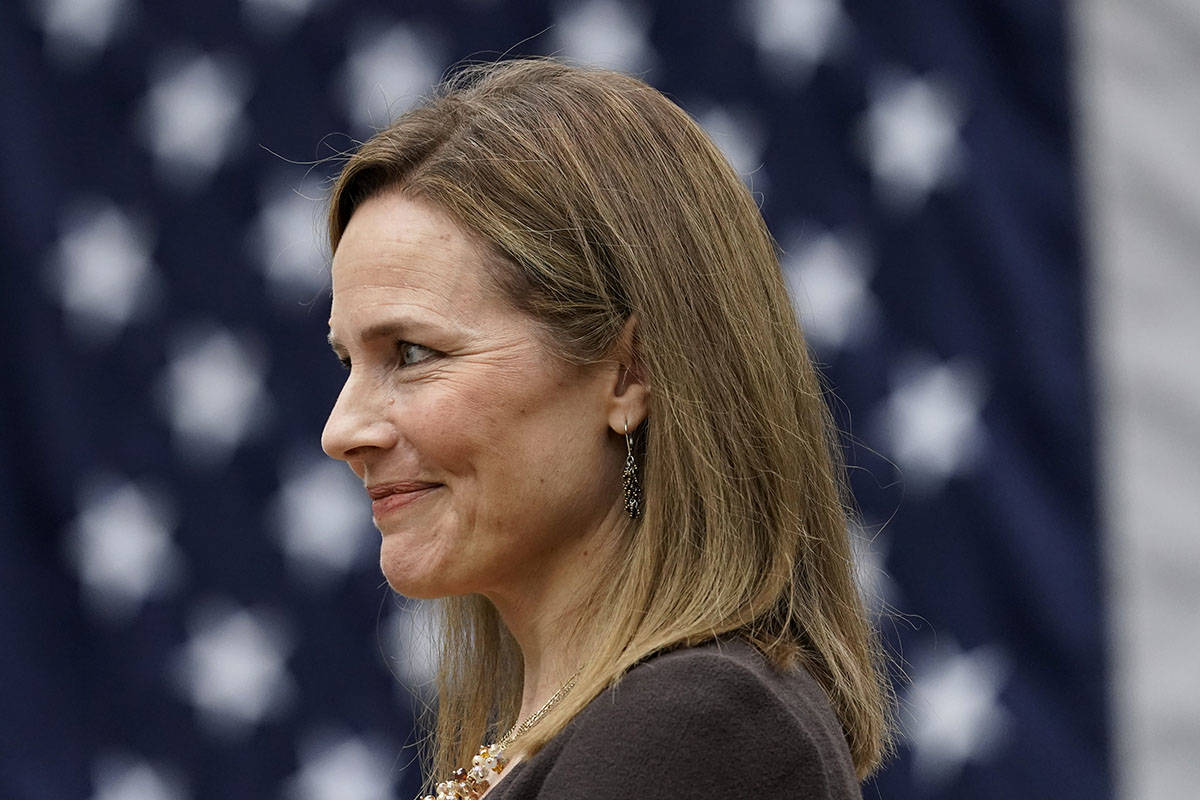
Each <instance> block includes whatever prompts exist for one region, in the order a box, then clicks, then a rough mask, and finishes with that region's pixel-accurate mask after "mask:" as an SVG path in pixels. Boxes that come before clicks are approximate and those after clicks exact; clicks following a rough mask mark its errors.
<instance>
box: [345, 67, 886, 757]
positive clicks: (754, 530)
mask: <svg viewBox="0 0 1200 800" xmlns="http://www.w3.org/2000/svg"><path fill="white" fill-rule="evenodd" d="M392 189H398V190H400V191H403V192H407V193H410V195H411V196H413V197H417V198H420V199H422V200H425V201H427V202H431V203H433V204H435V205H436V206H438V207H439V208H441V209H442V210H444V211H446V212H447V213H449V214H450V215H451V216H452V217H453V218H454V219H455V220H456V221H457V222H459V223H460V224H461V225H462V226H463V227H464V229H466V230H469V231H471V232H473V233H474V234H475V235H477V236H478V237H479V239H480V240H481V241H482V242H484V243H486V244H487V245H488V246H489V247H490V249H491V251H492V253H493V254H494V256H495V258H494V261H495V262H496V264H495V265H494V267H493V268H492V272H493V273H494V277H495V278H496V280H497V281H498V285H499V286H500V287H501V289H502V291H503V292H504V294H505V295H506V296H507V297H508V299H509V300H510V301H511V302H512V303H513V304H514V306H516V307H517V308H518V309H520V310H522V311H524V312H526V313H528V314H529V315H530V316H532V317H533V318H534V319H536V320H538V321H539V322H540V323H541V327H542V328H543V329H544V330H545V331H546V332H547V334H548V336H547V340H548V341H549V342H550V343H551V345H550V346H551V347H552V348H553V349H554V351H555V353H556V355H559V356H561V357H563V358H565V359H568V360H570V361H572V362H574V363H581V364H586V363H594V362H597V361H599V360H602V359H605V358H610V357H611V352H612V348H614V346H616V343H617V342H618V339H619V334H620V333H621V331H622V329H623V327H624V325H625V323H626V321H627V320H628V319H629V318H630V316H631V315H633V316H634V317H635V319H636V334H635V339H634V345H633V352H631V353H626V354H624V356H623V357H624V358H628V359H630V360H631V361H634V362H636V364H637V367H638V369H639V370H640V371H641V372H642V373H643V374H644V376H645V377H646V379H647V380H648V385H649V414H648V418H647V421H646V422H645V423H644V424H643V425H642V426H640V428H639V429H638V430H637V431H636V437H635V441H636V447H637V455H638V458H639V463H640V464H641V470H642V476H643V487H644V497H645V500H644V510H643V513H642V516H641V517H640V518H639V519H638V520H637V521H636V522H633V521H629V522H628V523H627V525H626V527H625V528H624V530H623V531H622V532H621V534H620V542H619V546H618V548H617V554H616V556H615V558H614V560H613V563H612V564H611V570H610V571H609V572H607V573H606V574H607V575H610V576H611V577H610V579H609V580H607V581H606V582H605V583H604V585H603V586H601V587H600V588H599V589H598V590H597V592H596V596H595V597H593V598H592V599H591V603H590V605H591V607H593V608H597V609H603V613H602V614H596V615H594V616H588V617H583V618H581V620H580V622H579V630H578V631H576V633H577V634H578V635H579V636H581V637H582V639H583V640H584V641H586V642H587V653H588V660H587V664H586V666H585V667H584V668H583V671H582V672H581V673H580V675H579V676H578V679H577V682H576V686H575V688H574V690H573V691H572V692H571V693H570V694H569V695H568V696H567V697H566V698H565V699H564V700H563V701H562V702H560V703H559V704H558V705H557V706H555V707H554V708H553V709H552V710H551V711H550V713H548V714H547V715H546V717H545V718H544V719H543V720H542V722H541V723H540V724H539V725H538V726H537V727H536V728H534V729H533V730H532V731H531V732H529V733H528V734H526V735H525V736H523V737H522V738H521V739H520V740H519V741H518V743H517V745H516V746H517V747H519V748H520V749H521V750H522V751H524V752H526V753H532V752H536V750H537V749H539V748H540V747H541V746H542V745H543V744H544V743H545V742H546V741H547V740H548V739H549V738H550V737H552V736H554V735H555V734H556V733H557V732H558V731H560V730H561V729H562V727H563V726H564V725H566V724H567V722H569V721H570V719H571V718H572V717H573V716H574V715H575V714H577V713H578V712H579V711H580V710H581V709H582V708H583V707H584V706H585V705H586V704H587V703H588V702H589V701H590V700H591V699H593V698H594V697H595V696H596V695H597V694H599V693H600V692H601V691H603V690H604V689H605V688H606V687H608V686H610V685H611V684H613V682H614V681H617V680H618V679H619V678H620V676H621V675H622V674H623V673H624V672H625V671H626V670H628V669H629V668H630V667H631V666H632V665H634V664H636V663H637V662H639V661H641V660H642V659H644V658H646V657H647V656H648V655H650V654H652V653H655V652H658V651H661V650H663V649H666V648H672V647H679V646H685V645H691V644H696V643H700V642H704V641H709V640H711V639H713V638H714V637H716V636H719V635H722V634H729V633H733V634H736V635H741V636H743V637H744V638H746V639H748V640H749V641H751V642H752V643H753V644H755V645H756V646H757V647H758V648H759V649H760V650H761V651H762V652H763V653H764V654H765V655H766V656H767V657H768V658H769V659H771V661H772V662H774V663H776V664H777V665H779V666H780V667H789V666H796V665H803V667H804V668H806V669H808V670H809V671H810V672H811V673H812V674H813V676H814V677H815V678H816V679H817V681H819V682H820V684H821V685H822V686H823V687H824V689H825V691H826V692H827V694H828V696H829V700H830V703H831V705H832V707H833V709H834V711H835V712H836V714H837V716H838V718H839V720H840V721H841V725H842V729H843V731H844V733H845V736H846V740H847V742H848V744H849V749H850V752H851V755H852V757H853V760H854V764H855V767H856V769H857V771H858V774H859V776H860V777H864V776H866V775H868V774H869V773H870V772H872V771H873V770H874V768H875V767H876V766H877V765H878V764H879V762H880V760H881V758H882V757H883V755H884V754H885V752H886V751H887V749H888V745H889V735H888V731H889V722H888V720H889V708H890V704H891V694H890V690H889V684H888V682H887V678H886V670H885V669H884V664H883V660H882V655H881V648H880V645H879V642H878V638H877V635H876V633H875V631H874V630H873V629H872V626H871V625H870V623H869V621H868V619H867V617H866V615H865V613H864V608H863V604H862V601H861V599H860V597H859V594H858V591H857V587H856V584H855V581H854V578H853V565H852V561H851V551H850V545H849V535H848V531H847V526H848V513H849V511H848V509H849V503H848V499H849V498H848V495H847V494H846V492H845V488H844V487H845V481H844V478H843V475H842V468H841V466H840V460H839V449H838V447H837V442H836V432H835V430H834V428H833V426H832V424H831V421H830V418H829V414H828V410H827V408H826V405H825V402H824V398H823V392H822V388H821V384H820V382H819V380H818V376H817V374H816V372H815V370H814V368H813V365H812V361H811V359H810V357H809V354H808V352H807V348H806V346H805V342H804V339H803V335H802V333H801V330H800V327H799V325H798V323H797V320H796V316H795V312H794V311H793V308H792V305H791V302H790V300H789V297H788V293H787V289H786V286H785V284H784V281H783V278H782V275H781V273H780V268H779V260H778V253H777V250H776V247H775V244H774V242H773V240H772V239H771V237H770V235H769V233H768V232H767V229H766V226H765V224H764V222H763V220H762V216H761V215H760V213H759V211H758V208H757V206H756V205H755V203H754V200H753V198H752V197H751V195H750V193H749V192H748V191H747V189H746V187H745V186H744V185H743V183H742V181H741V180H740V178H739V177H738V175H737V174H736V173H735V172H734V170H733V169H732V168H731V167H730V165H729V164H728V162H727V161H726V160H725V158H724V157H723V156H722V154H721V153H720V151H719V150H718V149H717V148H716V147H715V146H714V145H713V143H712V142H711V141H710V140H709V138H708V137H707V136H706V135H705V134H704V132H703V131H702V130H701V129H700V127H699V126H698V125H697V124H696V123H695V122H694V121H693V120H692V119H691V118H690V117H689V116H688V115H687V114H686V113H685V112H684V111H682V110H681V109H680V108H679V107H678V106H676V105H675V104H673V103H672V102H670V101H669V100H668V99H667V98H665V97H664V96H663V95H662V94H660V93H659V92H658V91H656V90H654V89H652V88H651V87H650V86H648V85H646V84H645V83H643V82H641V81H639V80H637V79H635V78H632V77H629V76H627V75H623V74H620V73H616V72H611V71H606V70H599V69H588V68H580V67H575V66H570V65H567V64H564V63H561V62H559V61H555V60H551V59H519V60H512V61H505V62H500V63H497V64H491V65H480V66H473V67H468V68H464V69H462V70H460V71H458V72H457V73H456V74H455V75H454V76H452V77H451V78H450V79H448V80H447V81H446V82H445V83H444V84H443V85H442V86H441V87H439V89H438V90H437V91H436V93H435V94H434V95H433V96H432V97H431V98H430V99H429V100H427V101H426V102H425V103H424V104H422V105H420V106H419V107H417V108H415V109H413V110H412V111H409V112H408V113H406V114H404V115H403V116H402V117H400V118H399V119H398V120H397V121H396V122H395V123H393V124H392V125H391V126H389V127H388V128H386V129H385V130H383V131H381V132H379V133H378V134H376V135H375V136H373V137H372V138H371V139H370V140H368V141H367V142H366V143H364V144H363V145H362V146H361V147H360V148H359V149H358V150H357V151H356V152H355V153H353V154H352V155H350V156H349V158H348V160H347V162H346V163H345V165H344V167H343V169H342V172H341V174H340V176H339V177H338V179H337V182H336V184H335V186H334V189H333V192H332V198H331V203H330V209H329V239H330V244H331V247H332V248H333V249H334V250H336V249H337V245H338V242H339V240H340V238H341V235H342V233H343V231H344V230H345V228H346V224H347V222H348V221H349V220H350V217H351V215H352V214H353V213H354V211H355V209H356V208H357V207H358V205H359V204H361V203H362V202H363V201H364V200H365V199H367V198H368V197H370V196H372V195H374V194H376V193H378V192H381V191H384V190H392ZM626 363H630V361H627V362H626ZM614 502H620V500H619V499H618V498H616V497H614ZM442 603H443V609H442V611H443V617H442V619H443V624H442V626H441V628H442V630H441V634H442V636H441V639H442V645H441V646H442V658H441V662H440V674H439V682H438V719H437V724H436V729H435V732H434V743H433V744H434V746H433V756H432V763H431V764H430V765H429V766H430V767H431V768H432V771H433V773H434V774H446V773H449V772H450V771H452V770H453V769H454V768H455V767H456V766H458V765H461V764H468V763H470V758H471V756H472V755H473V754H474V752H475V749H476V748H477V747H478V746H479V744H480V743H481V742H483V741H485V740H489V738H490V737H494V736H495V735H496V733H497V732H498V731H502V730H503V729H505V728H507V727H508V726H509V725H510V724H511V723H512V722H513V721H514V718H515V716H516V714H517V713H518V710H519V708H520V700H521V689H522V661H521V653H520V650H519V648H518V647H517V646H516V644H515V642H514V640H513V638H512V636H511V635H510V634H509V633H508V631H507V630H506V629H505V627H504V625H503V623H502V621H501V619H500V616H499V614H498V613H497V611H496V609H495V607H493V606H492V604H491V603H490V602H489V601H488V600H487V599H485V598H483V597H480V596H477V595H473V596H466V597H451V598H446V599H445V600H444V601H442Z"/></svg>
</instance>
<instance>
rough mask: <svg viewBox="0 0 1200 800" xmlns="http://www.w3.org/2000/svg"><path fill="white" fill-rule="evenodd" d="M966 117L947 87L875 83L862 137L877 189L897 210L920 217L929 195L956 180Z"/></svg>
mask: <svg viewBox="0 0 1200 800" xmlns="http://www.w3.org/2000/svg"><path fill="white" fill-rule="evenodd" d="M961 123H962V112H961V110H960V109H959V105H958V102H957V101H956V93H955V92H954V91H952V90H951V88H950V86H949V85H948V84H947V83H946V82H945V81H939V80H935V79H931V78H899V77H897V76H895V75H890V76H888V77H885V78H882V79H880V80H878V81H876V84H875V86H874V87H873V89H872V92H871V106H870V108H869V109H868V110H867V112H866V115H865V116H864V118H863V120H862V123H861V126H860V129H859V135H860V137H861V144H862V146H863V150H864V153H865V155H866V157H867V161H868V162H869V163H870V166H871V171H872V172H873V173H874V175H875V180H876V189H877V190H878V192H879V193H880V196H881V199H882V200H883V201H884V202H885V203H886V204H887V205H888V206H890V207H891V208H892V209H893V210H895V211H899V212H909V211H916V210H918V209H919V208H920V207H921V206H922V205H924V203H925V200H926V198H927V197H928V196H929V193H930V192H932V191H933V190H934V189H936V188H938V187H939V186H943V185H945V184H946V183H948V182H949V181H950V179H951V178H953V177H954V176H955V174H956V173H957V172H958V169H959V167H960V165H961V163H962V161H963V159H964V157H965V156H964V149H963V145H962V142H961V141H960V139H959V135H958V129H959V126H960V125H961Z"/></svg>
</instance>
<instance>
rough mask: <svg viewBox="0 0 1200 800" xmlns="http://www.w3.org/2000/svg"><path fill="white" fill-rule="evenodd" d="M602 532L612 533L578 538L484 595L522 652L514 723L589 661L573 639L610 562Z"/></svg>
mask: <svg viewBox="0 0 1200 800" xmlns="http://www.w3.org/2000/svg"><path fill="white" fill-rule="evenodd" d="M619 510H620V509H618V511H619ZM606 522H610V520H606ZM605 530H612V527H611V525H605V526H602V528H601V530H599V531H597V532H596V533H595V534H594V535H591V536H585V537H579V538H578V539H576V540H575V541H574V543H573V544H572V545H571V546H569V547H565V548H563V551H562V553H561V557H560V558H558V559H556V561H555V562H554V563H553V564H549V565H546V567H547V568H546V569H545V570H543V571H540V572H539V574H537V575H533V576H527V577H526V579H525V580H523V581H521V582H520V583H519V584H518V585H512V584H511V583H509V585H507V586H505V587H504V589H503V590H500V591H495V592H487V593H486V595H487V597H488V599H490V600H491V601H492V603H493V604H494V605H495V606H496V609H497V610H498V611H499V612H500V617H501V619H503V621H504V624H505V626H506V627H507V628H508V630H509V632H510V633H512V635H513V638H514V639H516V641H517V644H518V645H519V646H520V648H521V655H522V658H523V661H524V684H523V686H522V691H521V711H520V714H519V716H518V718H517V719H518V720H523V719H525V718H526V717H528V716H529V715H531V714H533V713H534V712H536V711H538V710H539V709H540V708H542V706H544V705H545V704H546V702H547V701H548V700H549V699H550V698H551V697H553V696H554V694H555V693H556V692H558V690H559V689H561V688H562V687H563V685H564V684H565V683H567V681H569V680H570V679H571V677H572V676H574V675H575V673H576V672H577V671H578V670H579V668H580V667H581V666H582V665H583V663H584V661H586V660H587V644H586V642H581V641H579V640H578V637H577V636H575V635H574V634H575V633H576V632H577V631H578V630H579V628H580V625H579V623H580V621H581V620H582V619H583V615H584V614H586V613H589V610H590V609H589V603H588V601H589V600H590V599H591V598H592V597H593V596H594V594H595V592H596V590H597V589H598V588H599V586H600V581H599V580H598V577H599V576H601V575H603V574H605V565H606V564H607V563H609V562H608V556H609V555H610V553H611V544H612V542H613V541H614V540H613V538H612V537H610V536H606V535H604V533H603V532H604V531H605Z"/></svg>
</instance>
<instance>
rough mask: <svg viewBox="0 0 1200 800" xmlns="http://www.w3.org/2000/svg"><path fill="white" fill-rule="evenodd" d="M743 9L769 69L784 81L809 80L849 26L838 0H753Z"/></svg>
mask: <svg viewBox="0 0 1200 800" xmlns="http://www.w3.org/2000/svg"><path fill="white" fill-rule="evenodd" d="M741 9H742V15H743V18H742V22H743V25H744V27H745V28H746V31H747V33H748V35H749V36H750V38H751V39H752V40H753V41H754V42H755V44H756V45H757V47H758V51H759V53H760V54H761V55H762V59H763V62H764V63H765V64H766V66H767V71H768V72H769V73H770V74H771V75H772V76H773V77H775V78H778V79H779V80H780V81H782V82H785V83H793V84H794V83H797V82H800V81H804V80H807V79H808V76H809V75H810V74H811V72H812V70H813V68H814V67H816V66H817V64H819V63H821V61H823V60H824V59H825V58H826V56H828V55H829V54H830V53H831V52H832V51H834V50H836V49H837V48H838V47H839V46H840V45H841V44H842V42H843V41H844V40H845V38H846V35H847V32H848V30H849V20H848V19H847V18H846V15H845V13H844V12H843V11H842V7H841V3H840V2H838V0H752V2H749V3H746V4H744V5H742V6H741Z"/></svg>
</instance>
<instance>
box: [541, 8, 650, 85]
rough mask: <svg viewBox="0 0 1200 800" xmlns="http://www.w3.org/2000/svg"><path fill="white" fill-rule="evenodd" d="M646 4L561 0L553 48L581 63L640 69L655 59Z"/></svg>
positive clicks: (632, 71)
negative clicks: (565, 1) (562, 0)
mask: <svg viewBox="0 0 1200 800" xmlns="http://www.w3.org/2000/svg"><path fill="white" fill-rule="evenodd" d="M649 30H650V18H649V14H648V13H647V12H646V10H645V8H644V7H643V6H641V5H638V4H634V3H622V2H617V0H583V2H575V3H564V2H560V3H559V4H558V5H557V6H556V8H555V13H554V26H553V33H554V39H555V47H554V51H555V52H559V51H561V53H562V54H563V55H564V56H566V57H568V58H570V59H572V60H573V61H578V62H580V63H584V64H594V65H596V66H599V67H608V68H609V69H615V70H620V71H622V72H630V73H643V72H645V71H647V70H649V69H652V68H653V67H654V62H655V61H656V60H657V59H656V58H655V55H654V51H653V50H652V49H651V48H650V42H649V39H648V35H649Z"/></svg>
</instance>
